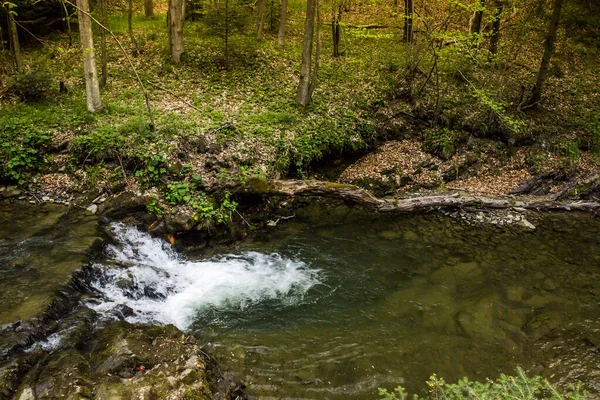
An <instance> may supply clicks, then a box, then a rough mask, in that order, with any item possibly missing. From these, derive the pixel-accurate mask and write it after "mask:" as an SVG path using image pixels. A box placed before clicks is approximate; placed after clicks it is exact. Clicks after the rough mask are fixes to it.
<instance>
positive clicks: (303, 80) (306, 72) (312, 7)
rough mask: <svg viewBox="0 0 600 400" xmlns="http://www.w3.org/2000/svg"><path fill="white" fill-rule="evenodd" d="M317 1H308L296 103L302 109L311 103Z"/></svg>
mask: <svg viewBox="0 0 600 400" xmlns="http://www.w3.org/2000/svg"><path fill="white" fill-rule="evenodd" d="M316 5H317V0H307V2H306V21H305V23H304V40H303V48H302V65H301V67H300V82H299V84H298V91H297V93H296V101H297V102H298V104H300V105H301V106H302V107H306V106H307V105H308V103H309V102H310V94H311V93H310V86H311V85H310V78H311V66H312V49H313V38H314V35H315V11H316V8H317V7H316Z"/></svg>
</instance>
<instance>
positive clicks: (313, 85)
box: [308, 0, 321, 99]
mask: <svg viewBox="0 0 600 400" xmlns="http://www.w3.org/2000/svg"><path fill="white" fill-rule="evenodd" d="M316 2H317V5H316V7H317V46H316V47H317V48H316V49H315V67H314V68H313V70H312V76H311V78H310V87H309V89H308V98H309V99H312V95H313V92H314V91H315V88H316V87H317V81H318V80H319V65H320V63H319V60H320V59H321V5H320V3H319V0H316Z"/></svg>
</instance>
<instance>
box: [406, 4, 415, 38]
mask: <svg viewBox="0 0 600 400" xmlns="http://www.w3.org/2000/svg"><path fill="white" fill-rule="evenodd" d="M414 14H415V4H414V0H404V41H405V42H406V43H412V41H413V31H414V29H413V19H414V18H413V17H414Z"/></svg>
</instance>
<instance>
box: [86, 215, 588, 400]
mask: <svg viewBox="0 0 600 400" xmlns="http://www.w3.org/2000/svg"><path fill="white" fill-rule="evenodd" d="M532 221H533V222H534V223H535V224H536V225H537V226H538V228H537V230H536V231H535V232H533V233H524V232H519V231H516V230H507V231H503V230H501V229H499V228H482V227H473V226H470V227H469V226H466V225H464V224H462V223H460V222H458V221H456V220H453V219H451V218H448V217H443V216H440V215H418V216H410V217H406V216H402V217H399V216H386V217H385V219H383V220H377V219H374V218H371V219H356V218H352V217H349V218H347V219H345V220H343V223H331V224H328V223H326V222H322V221H321V222H319V223H314V222H313V223H302V222H296V221H293V222H289V223H286V224H282V225H281V226H278V227H277V228H274V229H272V230H270V231H266V232H262V233H259V234H256V235H254V236H253V237H251V238H249V240H247V241H245V242H243V243H242V244H241V245H239V246H237V247H236V248H234V249H227V250H226V251H224V253H227V254H228V255H225V256H219V257H216V258H212V259H208V260H206V259H200V258H199V259H198V261H194V260H188V259H185V258H183V257H181V256H180V255H178V254H176V253H175V252H173V251H172V250H171V249H170V248H169V247H168V246H167V245H165V244H164V243H162V242H159V241H157V240H156V239H150V238H149V237H147V236H146V235H144V234H140V233H137V234H136V233H135V231H132V230H129V228H126V227H123V226H121V227H120V228H117V230H118V229H121V231H120V232H115V233H116V235H117V237H118V238H119V240H120V241H121V243H122V244H121V245H118V246H116V247H114V248H113V249H112V250H111V251H110V255H109V261H108V262H107V263H106V267H108V268H113V267H115V265H116V266H117V268H118V269H119V270H118V271H119V272H118V274H117V275H118V276H117V275H111V274H114V272H109V271H111V270H108V271H107V275H106V280H105V283H104V284H103V286H102V285H101V286H98V289H99V290H101V291H103V292H104V293H105V295H106V296H107V298H108V302H106V303H100V304H97V305H96V307H97V309H102V307H106V309H109V308H111V309H112V308H114V306H115V304H117V303H124V304H128V305H129V306H130V307H131V309H132V310H133V311H134V313H133V315H130V316H129V317H128V318H129V319H131V320H134V321H143V320H146V321H155V322H156V321H158V322H163V323H176V324H177V325H178V326H180V327H182V328H184V329H188V330H189V331H191V332H193V333H194V334H195V335H196V336H197V337H199V338H200V339H201V340H202V341H204V342H205V343H207V344H208V345H209V346H210V348H211V349H212V351H213V352H214V353H215V354H217V356H218V358H219V361H220V364H221V367H222V369H223V370H229V371H231V372H232V373H233V374H234V376H236V377H237V378H238V379H240V380H242V381H244V383H246V384H247V385H248V388H249V389H248V392H249V394H250V395H251V396H253V397H254V398H264V399H269V398H273V399H279V398H306V399H348V398H350V399H368V398H376V397H377V395H376V393H377V387H382V386H386V387H394V386H396V385H398V384H403V385H404V386H406V387H408V388H409V389H410V390H412V391H420V390H423V388H424V384H423V382H424V381H425V380H426V379H427V378H428V376H429V375H430V374H431V373H433V372H435V373H437V374H438V375H441V376H443V377H445V378H446V380H448V381H453V380H456V379H458V378H460V377H462V376H468V377H469V378H472V379H484V378H486V377H492V378H495V377H496V376H497V375H498V374H499V373H501V372H506V373H511V372H513V371H514V368H515V366H516V365H522V366H524V367H525V368H526V369H528V370H529V371H530V372H531V373H533V374H543V375H545V376H547V377H549V378H550V379H551V380H553V381H555V382H558V383H560V384H568V383H573V382H575V381H577V380H582V381H583V382H584V383H585V385H586V386H587V388H588V389H589V390H591V391H592V392H595V393H598V392H599V391H600V372H599V367H598V366H599V365H600V351H599V350H598V345H600V307H599V305H600V304H599V302H600V221H599V220H598V219H594V218H593V217H592V216H590V215H580V214H545V215H539V216H538V217H536V218H534V219H533V220H532ZM136 235H138V237H137V239H136V238H135V236H136ZM132 236H133V238H132ZM190 258H192V257H190ZM139 268H141V269H142V270H143V271H138V270H137V269H139ZM115 277H116V278H118V279H115ZM132 282H133V284H132ZM117 289H118V290H117Z"/></svg>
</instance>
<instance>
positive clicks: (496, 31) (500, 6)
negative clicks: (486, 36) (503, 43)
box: [490, 0, 504, 55]
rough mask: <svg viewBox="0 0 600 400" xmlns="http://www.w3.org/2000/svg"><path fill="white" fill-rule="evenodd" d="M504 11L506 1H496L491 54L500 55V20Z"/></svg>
mask: <svg viewBox="0 0 600 400" xmlns="http://www.w3.org/2000/svg"><path fill="white" fill-rule="evenodd" d="M503 11H504V0H496V9H495V10H494V17H493V20H492V35H491V36H490V53H491V54H493V55H496V54H498V44H499V43H500V20H501V19H502V12H503Z"/></svg>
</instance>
